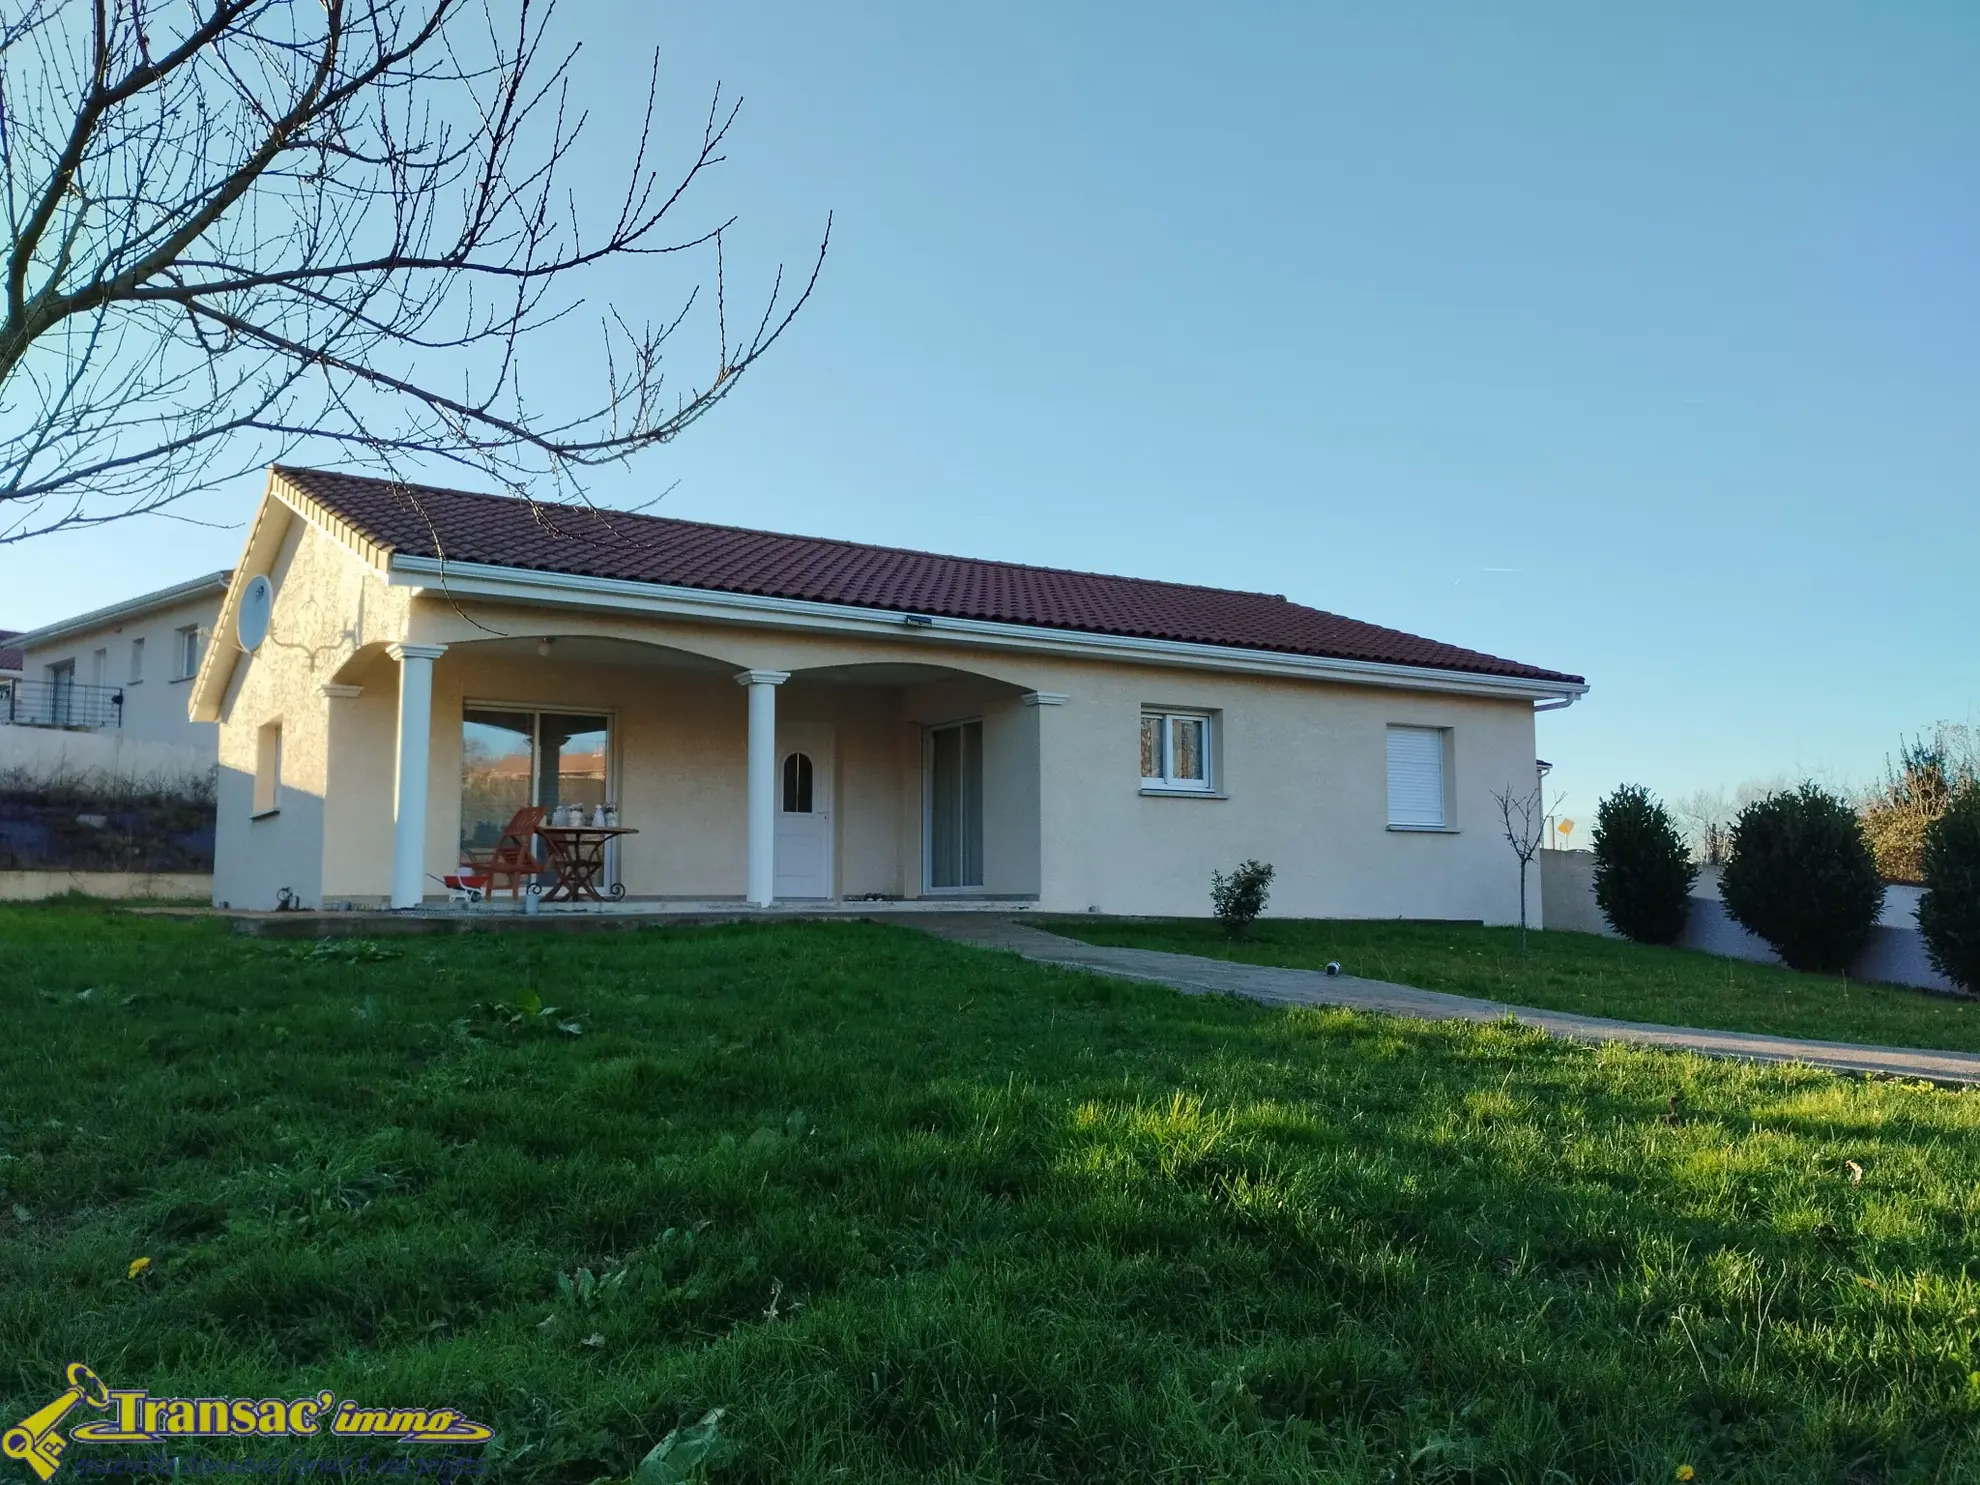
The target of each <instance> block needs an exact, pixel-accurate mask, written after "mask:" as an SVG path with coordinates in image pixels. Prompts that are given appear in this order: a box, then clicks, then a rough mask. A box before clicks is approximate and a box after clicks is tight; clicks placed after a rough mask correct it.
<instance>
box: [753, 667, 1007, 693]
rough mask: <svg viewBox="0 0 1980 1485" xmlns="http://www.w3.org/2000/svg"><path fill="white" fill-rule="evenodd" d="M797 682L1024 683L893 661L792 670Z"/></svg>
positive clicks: (792, 675) (904, 684)
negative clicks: (894, 662) (966, 681)
mask: <svg viewBox="0 0 1980 1485" xmlns="http://www.w3.org/2000/svg"><path fill="white" fill-rule="evenodd" d="M791 679H792V680H794V681H817V682H821V683H823V684H825V685H833V686H889V687H904V686H926V685H930V684H932V683H934V682H937V681H960V680H969V681H977V682H980V683H983V684H986V685H994V686H1000V687H1005V688H1006V689H1009V690H1011V691H1013V692H1015V691H1021V690H1023V689H1024V688H1023V687H1021V686H1012V685H1010V684H1009V683H1008V682H1005V681H999V680H995V679H994V678H992V677H990V676H986V675H983V674H981V673H980V672H978V671H974V670H963V669H961V668H959V667H956V666H949V665H915V664H891V663H885V662H878V661H876V662H875V663H873V664H871V665H820V666H816V667H814V668H813V669H810V670H793V671H792V672H791Z"/></svg>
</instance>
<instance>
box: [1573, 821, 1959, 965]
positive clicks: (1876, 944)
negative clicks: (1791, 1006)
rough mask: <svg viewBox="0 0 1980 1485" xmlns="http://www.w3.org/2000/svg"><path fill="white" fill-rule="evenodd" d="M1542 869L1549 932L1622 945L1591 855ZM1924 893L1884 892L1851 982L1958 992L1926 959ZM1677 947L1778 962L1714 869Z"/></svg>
mask: <svg viewBox="0 0 1980 1485" xmlns="http://www.w3.org/2000/svg"><path fill="white" fill-rule="evenodd" d="M1539 865H1540V891H1541V896H1542V898H1543V899H1544V901H1545V902H1546V924H1547V926H1548V927H1549V928H1551V929H1556V930H1565V931H1567V932H1569V933H1599V934H1601V935H1602V936H1603V937H1605V938H1617V937H1620V935H1619V934H1617V933H1616V931H1615V930H1614V929H1612V928H1610V927H1609V924H1608V921H1607V920H1606V919H1604V918H1603V916H1602V910H1601V909H1600V908H1598V907H1596V905H1595V853H1594V852H1593V851H1542V852H1541V853H1540V857H1539ZM1922 890H1923V889H1921V888H1918V887H1901V886H1889V887H1886V888H1885V889H1884V911H1883V913H1882V914H1881V915H1880V916H1879V918H1878V920H1877V926H1876V927H1875V928H1873V929H1872V930H1871V932H1870V942H1869V943H1868V944H1867V945H1866V946H1865V947H1864V950H1863V952H1862V953H1861V954H1860V955H1858V956H1857V960H1856V963H1854V964H1853V965H1851V966H1850V978H1851V979H1856V980H1878V981H1882V982H1883V983H1885V984H1891V985H1912V986H1915V987H1917V988H1918V989H1921V990H1952V989H1954V988H1956V987H1955V986H1954V985H1953V983H1952V982H1951V981H1950V980H1948V979H1947V978H1946V977H1945V976H1944V975H1942V974H1940V973H1939V972H1938V971H1937V970H1935V969H1934V968H1932V961H1931V958H1930V957H1929V956H1928V955H1927V954H1926V952H1925V940H1924V937H1923V936H1922V935H1921V934H1920V933H1919V931H1918V899H1919V896H1920V895H1921V892H1922ZM1678 947H1679V948H1681V949H1698V950H1700V951H1702V952H1704V953H1707V954H1723V955H1725V956H1726V957H1728V958H1731V959H1751V960H1755V961H1757V962H1759V963H1762V964H1779V963H1780V962H1781V961H1780V956H1779V955H1777V954H1775V952H1774V951H1773V949H1771V948H1770V947H1768V945H1767V943H1766V941H1765V940H1763V939H1760V938H1756V937H1755V936H1754V935H1753V934H1750V933H1748V932H1747V931H1746V930H1745V929H1744V928H1742V927H1740V926H1739V924H1737V923H1735V922H1734V921H1733V919H1732V916H1731V915H1730V914H1729V913H1727V912H1726V906H1725V903H1724V902H1723V901H1721V900H1720V897H1719V870H1718V868H1717V867H1715V866H1707V867H1702V868H1700V870H1699V873H1698V881H1697V883H1696V884H1695V885H1694V886H1693V887H1692V889H1691V918H1690V921H1688V922H1687V923H1686V924H1685V927H1684V933H1683V935H1682V936H1681V937H1680V938H1679V939H1678Z"/></svg>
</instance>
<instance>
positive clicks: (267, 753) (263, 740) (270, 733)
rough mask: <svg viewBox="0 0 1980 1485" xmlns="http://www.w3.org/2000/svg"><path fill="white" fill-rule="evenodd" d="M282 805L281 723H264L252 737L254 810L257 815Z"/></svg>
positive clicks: (271, 812)
mask: <svg viewBox="0 0 1980 1485" xmlns="http://www.w3.org/2000/svg"><path fill="white" fill-rule="evenodd" d="M281 807H282V724H281V723H280V722H268V723H265V724H264V725H263V726H262V728H261V730H260V731H259V732H257V733H256V734H255V738H254V810H253V813H254V814H255V815H256V816H257V817H258V816H261V815H272V814H274V813H275V811H276V810H278V809H280V808H281Z"/></svg>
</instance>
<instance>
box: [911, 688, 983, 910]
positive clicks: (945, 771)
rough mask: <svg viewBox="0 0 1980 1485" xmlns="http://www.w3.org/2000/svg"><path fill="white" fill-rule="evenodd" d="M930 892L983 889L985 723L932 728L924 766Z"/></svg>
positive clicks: (959, 723)
mask: <svg viewBox="0 0 1980 1485" xmlns="http://www.w3.org/2000/svg"><path fill="white" fill-rule="evenodd" d="M923 791H924V809H925V812H926V816H927V823H926V831H925V834H926V847H927V852H926V855H927V862H928V881H927V884H926V885H927V888H928V890H929V891H931V892H952V891H956V890H958V889H961V888H966V887H981V886H982V885H983V724H982V723H981V722H958V723H955V724H953V725H951V726H948V727H931V728H929V729H928V741H927V752H926V759H925V766H924V784H923Z"/></svg>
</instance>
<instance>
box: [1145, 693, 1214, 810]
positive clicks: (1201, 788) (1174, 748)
mask: <svg viewBox="0 0 1980 1485" xmlns="http://www.w3.org/2000/svg"><path fill="white" fill-rule="evenodd" d="M1211 731H1212V729H1211V726H1210V714H1209V713H1208V712H1169V711H1144V712H1142V714H1141V787H1142V788H1143V789H1152V790H1156V791H1160V792H1177V793H1194V794H1207V793H1209V792H1210V789H1211V779H1212V777H1213V774H1212V772H1211V756H1210V754H1211V748H1212V745H1213V744H1212V737H1211Z"/></svg>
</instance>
